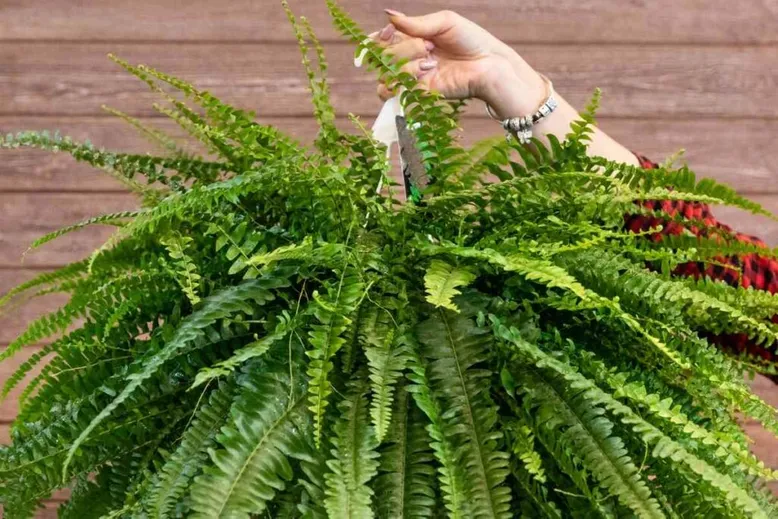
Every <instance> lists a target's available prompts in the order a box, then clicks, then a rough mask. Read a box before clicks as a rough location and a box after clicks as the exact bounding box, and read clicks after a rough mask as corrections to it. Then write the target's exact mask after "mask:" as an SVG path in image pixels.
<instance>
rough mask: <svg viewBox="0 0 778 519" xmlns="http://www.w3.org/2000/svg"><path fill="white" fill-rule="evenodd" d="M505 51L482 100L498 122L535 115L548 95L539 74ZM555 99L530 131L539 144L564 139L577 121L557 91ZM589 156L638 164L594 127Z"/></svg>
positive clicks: (516, 55)
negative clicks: (550, 110)
mask: <svg viewBox="0 0 778 519" xmlns="http://www.w3.org/2000/svg"><path fill="white" fill-rule="evenodd" d="M506 49H507V50H506V51H505V52H506V66H505V67H503V68H502V69H501V70H500V71H499V72H498V73H497V74H495V75H494V79H493V80H491V81H490V86H489V87H488V88H487V89H486V91H485V92H484V98H485V99H484V100H488V102H489V104H490V105H491V106H492V108H493V109H494V111H495V113H496V114H497V116H498V117H500V118H501V119H507V118H509V117H518V116H523V115H529V114H532V113H534V112H535V111H536V110H537V108H538V106H540V104H541V103H543V101H544V100H545V98H546V95H547V90H546V89H547V87H546V84H545V82H544V81H543V79H542V78H541V76H540V74H538V73H537V72H536V71H535V70H534V69H532V67H530V66H529V64H527V62H525V61H524V60H523V59H522V58H521V57H520V56H519V55H518V54H516V53H515V52H514V51H513V50H511V49H510V48H508V47H507V46H506ZM554 96H555V97H556V99H557V101H558V102H559V106H558V107H557V109H556V110H555V111H554V112H553V113H552V114H550V115H548V116H547V117H545V118H543V119H542V120H541V121H539V122H538V123H537V124H536V125H535V126H534V128H533V133H534V135H535V136H536V137H537V138H538V139H540V140H541V142H543V141H546V142H547V138H546V135H549V134H551V135H554V136H556V137H557V138H558V139H559V140H564V137H565V135H567V134H568V133H569V132H570V124H571V123H572V122H573V121H575V120H576V119H578V118H579V114H578V111H577V110H576V109H575V108H573V106H572V105H571V104H570V103H568V102H567V100H566V99H564V97H563V96H562V95H561V94H560V93H559V92H555V94H554ZM589 154H590V155H593V156H600V157H605V158H607V159H610V160H615V161H618V162H625V163H628V164H633V165H639V162H638V159H637V157H635V155H634V154H633V153H632V152H631V151H630V150H628V149H627V148H625V147H624V146H622V145H621V144H619V143H618V142H617V141H616V140H614V139H613V138H611V137H610V136H609V135H608V134H606V133H605V132H604V131H602V130H601V129H600V128H597V127H595V129H594V133H593V135H592V140H591V143H590V145H589Z"/></svg>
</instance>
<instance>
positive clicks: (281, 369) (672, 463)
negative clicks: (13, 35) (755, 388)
mask: <svg viewBox="0 0 778 519" xmlns="http://www.w3.org/2000/svg"><path fill="white" fill-rule="evenodd" d="M328 6H329V10H330V12H331V14H332V17H333V20H334V23H335V25H336V26H337V28H338V29H339V30H340V31H341V32H343V33H344V34H345V35H346V37H348V38H349V39H350V40H351V41H352V42H354V43H356V44H357V45H358V46H359V50H360V51H362V50H364V52H365V53H366V59H367V62H369V64H370V65H371V66H372V68H373V69H375V70H377V71H378V73H379V74H380V75H381V77H382V79H383V80H385V81H388V82H390V83H393V84H395V85H397V86H398V87H402V88H403V89H404V90H403V92H404V93H403V94H402V96H403V104H404V106H405V113H406V116H407V118H408V120H409V123H411V125H410V128H412V129H413V133H414V134H415V138H416V141H417V143H418V151H419V154H420V156H421V158H422V160H421V163H422V166H423V168H424V174H425V175H427V176H428V177H429V179H430V183H429V185H428V186H426V187H423V188H418V189H419V194H420V196H419V197H413V198H416V200H415V201H409V202H407V203H405V202H404V201H403V200H401V198H403V197H401V196H397V191H398V189H397V186H396V185H392V183H391V181H390V178H389V175H388V172H389V165H388V161H387V159H386V149H385V148H384V147H383V145H381V144H379V143H377V142H376V141H374V140H373V139H372V137H371V135H370V134H369V132H366V131H364V127H363V126H362V125H361V123H360V122H359V120H358V119H357V118H355V117H352V120H353V121H354V123H355V126H356V130H357V131H355V132H353V133H345V132H342V131H340V130H339V129H337V128H336V126H335V124H334V121H335V117H334V113H333V109H332V107H331V105H330V103H329V100H328V99H329V91H328V85H327V82H326V78H325V73H326V65H325V61H324V58H323V56H322V53H321V46H320V45H319V44H318V42H317V40H316V38H315V36H314V34H313V32H312V31H311V29H310V26H309V25H308V23H307V22H306V21H305V20H304V19H300V20H296V19H295V17H294V15H292V14H291V13H289V17H290V20H291V21H292V25H293V27H294V30H295V33H296V35H297V38H298V40H299V42H300V45H301V47H302V49H303V55H304V56H305V57H304V60H303V63H304V65H305V67H306V70H307V72H308V76H309V78H310V87H311V90H312V93H313V100H314V107H315V114H316V118H317V121H318V124H319V133H318V136H317V138H316V141H315V147H314V148H311V149H309V148H306V147H303V146H302V145H300V144H299V143H297V142H295V141H294V140H293V139H291V138H289V137H287V136H285V135H283V134H281V133H280V132H278V131H277V130H275V129H274V128H271V127H268V126H264V125H261V124H258V123H256V122H255V121H254V117H253V114H250V113H247V112H244V111H241V110H238V109H236V108H233V107H231V106H229V105H227V104H225V103H223V102H221V101H220V100H218V99H216V98H215V97H213V96H212V95H211V94H209V93H208V92H204V91H201V90H197V89H196V88H194V87H193V86H191V85H189V84H187V83H185V82H183V81H180V80H178V79H175V78H173V77H170V76H168V75H165V74H164V73H162V72H159V71H156V70H153V69H151V68H149V67H145V66H132V65H130V64H128V63H126V62H124V61H121V60H119V59H118V58H114V60H115V61H116V62H117V63H119V64H120V65H121V66H122V67H124V68H125V69H127V70H128V71H129V72H130V73H132V74H134V75H135V76H137V77H138V78H140V79H141V80H143V81H144V82H146V83H147V84H148V85H149V87H151V88H152V89H153V90H154V91H157V92H158V93H159V94H160V95H161V96H162V98H163V99H164V100H165V101H166V104H165V105H164V106H163V105H160V106H158V107H157V109H158V110H159V111H160V112H162V113H164V114H166V115H168V116H170V117H171V118H172V119H174V120H175V121H176V122H177V123H178V124H179V125H180V126H182V127H183V128H184V129H185V130H186V131H187V132H189V133H190V134H191V135H192V136H194V137H195V138H196V139H197V140H198V141H199V142H200V143H201V145H200V147H201V148H204V149H199V148H198V150H199V151H198V152H195V151H192V150H191V147H190V148H182V147H180V146H179V143H178V142H177V141H176V140H174V139H173V138H171V137H168V136H166V135H165V134H163V133H161V132H159V131H158V130H155V129H152V128H146V127H143V126H142V125H141V124H140V122H138V121H136V120H134V119H131V118H130V117H129V116H126V115H124V114H121V113H118V112H117V114H118V115H120V116H121V117H123V118H124V119H126V120H127V121H129V122H130V123H131V124H133V125H134V126H136V127H138V128H139V129H141V131H143V132H144V134H145V135H147V136H148V137H150V138H151V139H153V140H154V141H155V142H157V143H158V144H160V145H161V148H162V150H164V153H163V154H160V155H159V156H152V155H130V154H123V153H114V152H109V151H105V150H102V149H97V148H95V147H93V146H91V145H90V144H88V143H86V144H82V143H77V142H74V141H73V140H71V139H68V138H65V137H60V136H57V135H54V136H51V135H49V134H46V133H20V134H17V135H13V136H8V137H6V138H4V139H3V140H2V141H0V142H2V147H4V148H17V147H33V148H43V149H49V150H54V151H64V152H67V153H70V154H71V155H73V156H74V157H75V158H76V159H77V160H80V161H84V162H87V163H89V164H91V165H93V166H95V167H97V168H100V169H102V170H105V171H106V172H108V173H110V174H112V175H114V176H116V177H117V178H121V179H123V180H124V181H125V182H126V184H127V185H128V186H129V187H130V188H132V189H133V190H135V191H136V192H137V193H138V194H139V199H140V203H139V206H140V208H139V209H138V210H136V211H130V212H122V213H115V214H106V215H102V216H97V217H95V218H92V219H90V220H88V221H85V222H82V223H78V224H76V225H72V226H70V227H67V228H65V229H62V230H59V231H57V232H54V233H52V234H49V235H47V236H44V237H42V238H40V239H39V240H37V241H36V242H35V243H34V244H33V246H34V247H38V246H41V245H43V244H45V243H47V242H49V241H51V240H54V239H57V238H61V237H62V236H64V235H66V234H67V233H69V232H70V231H74V230H77V229H80V228H83V227H85V226H87V225H93V224H101V225H112V226H115V227H116V232H115V233H114V234H113V235H112V236H111V238H110V239H109V240H108V241H107V242H106V243H105V244H104V245H103V246H102V247H100V248H99V249H98V250H97V251H95V252H94V253H93V254H92V255H91V256H90V257H89V258H87V259H85V260H83V261H79V262H76V263H72V264H70V265H68V266H66V267H63V268H61V269H59V270H56V271H54V272H47V273H45V274H42V275H40V276H38V277H37V278H34V279H33V280H31V281H28V282H26V283H24V284H22V285H21V286H19V287H17V288H15V289H13V290H12V291H11V292H9V293H8V294H6V295H5V296H4V298H3V299H2V301H1V302H2V303H8V302H11V301H21V300H24V299H25V298H28V297H32V296H37V295H42V294H49V293H54V292H64V293H67V294H69V295H70V298H69V300H68V302H67V303H66V304H65V305H64V306H63V307H62V308H60V309H59V310H57V311H55V312H53V313H51V314H49V315H46V316H44V317H42V318H40V319H38V320H36V321H34V322H33V323H31V324H30V325H29V328H28V329H27V330H26V331H25V332H24V333H23V334H22V335H21V336H20V337H19V338H18V339H16V340H15V341H14V342H13V343H12V344H10V345H9V346H8V347H7V348H6V349H5V351H4V352H3V353H2V354H0V359H7V358H9V357H11V356H12V355H15V354H17V353H18V352H19V351H20V350H22V348H23V347H24V346H25V345H28V344H32V343H39V342H41V341H44V340H45V339H47V338H49V337H52V339H50V340H49V342H47V343H46V345H45V346H43V347H42V349H41V350H39V351H38V352H37V353H35V354H34V355H33V356H32V358H31V359H30V360H29V361H27V362H25V363H23V364H22V365H21V367H20V368H19V369H18V371H17V372H16V373H15V374H13V376H11V377H10V378H9V379H8V380H6V381H5V385H4V387H3V393H4V394H5V395H7V394H8V393H9V391H10V390H11V389H12V388H14V387H15V386H16V385H18V384H19V383H20V382H21V381H22V380H23V379H24V378H25V375H26V374H27V373H29V372H30V371H31V370H32V369H33V368H34V366H35V365H36V364H38V363H39V362H41V361H42V360H43V359H48V358H50V357H51V356H52V355H53V359H52V360H51V361H50V362H48V363H45V365H44V366H43V367H42V371H41V372H40V374H39V375H37V376H35V377H34V378H33V379H32V381H31V382H30V383H29V384H28V385H27V386H26V388H25V389H24V391H23V393H22V395H21V410H20V413H19V415H18V417H17V419H16V421H15V422H14V424H13V428H12V433H11V434H12V439H13V443H12V445H10V446H7V447H3V448H2V449H0V502H2V504H3V506H4V508H5V514H6V517H9V518H13V517H30V516H31V515H33V514H34V513H35V510H36V507H37V506H39V503H40V502H41V501H42V500H45V499H46V498H48V497H49V496H50V495H51V494H52V492H54V491H55V490H56V489H59V488H69V489H70V492H71V493H70V499H69V501H68V502H66V503H64V504H63V505H62V506H61V507H60V510H59V513H60V516H61V517H64V518H67V517H72V518H77V519H83V518H90V517H106V518H108V517H111V518H113V517H155V518H156V517H208V518H211V517H213V518H215V517H231V518H238V517H271V518H283V517H332V518H341V517H343V518H358V519H362V518H369V517H403V518H406V517H407V518H410V517H456V518H471V517H475V518H491V517H504V518H512V517H530V518H534V517H552V518H561V517H584V518H590V517H632V516H636V517H650V518H659V517H695V518H696V517H706V518H707V517H723V516H726V517H744V518H765V517H775V516H776V515H778V507H777V506H776V504H775V501H774V500H773V498H772V497H771V495H770V493H769V492H768V491H766V490H765V488H764V485H763V482H764V481H766V480H770V479H775V478H776V476H778V474H776V472H775V471H773V470H771V469H769V468H767V467H766V466H765V464H764V463H763V462H761V461H759V460H758V459H756V458H755V457H754V456H753V455H751V454H750V453H749V449H748V446H749V442H750V440H749V439H748V438H747V437H746V435H745V434H744V433H743V431H742V430H741V429H740V427H739V426H738V422H737V419H738V418H739V417H741V416H746V417H751V418H753V419H756V420H758V421H759V422H761V423H762V424H763V425H764V427H765V428H767V429H768V430H770V431H772V432H773V433H776V434H778V417H776V411H775V409H773V408H771V407H770V406H769V405H767V404H766V403H764V402H763V401H762V400H760V399H759V398H758V397H757V396H755V395H754V394H752V393H751V391H750V390H749V387H748V385H747V384H746V382H744V377H743V375H744V372H748V371H751V370H752V369H754V366H755V363H754V362H753V361H747V360H744V359H743V358H736V357H729V356H727V355H725V354H724V353H722V352H721V351H720V350H719V349H717V348H716V347H715V346H714V345H713V343H712V342H711V341H709V339H708V338H710V337H713V336H715V335H716V334H722V333H743V334H747V335H748V336H749V337H750V338H751V339H752V340H753V341H755V342H756V343H759V344H772V343H773V342H774V341H775V340H776V339H777V338H778V328H777V327H776V325H774V324H773V323H772V322H771V321H770V317H771V316H772V315H774V314H776V313H778V298H776V297H773V296H771V295H769V294H766V293H763V292H757V291H753V290H746V289H742V288H736V287H731V286H728V285H725V284H722V283H719V282H714V281H711V280H704V279H699V280H693V279H683V278H676V277H674V276H673V275H672V273H673V271H674V270H675V268H676V267H677V266H678V265H681V264H684V263H687V262H714V263H715V262H716V261H717V258H719V260H718V261H720V258H721V257H722V256H734V255H742V254H747V253H753V252H758V253H759V254H763V255H774V253H773V252H771V251H769V250H766V249H756V248H754V247H753V246H751V245H744V244H741V243H737V242H735V241H734V240H729V239H727V238H728V237H727V236H726V235H722V231H720V230H719V231H718V232H717V234H716V237H715V238H714V237H708V238H706V237H702V238H698V237H694V236H691V234H689V236H686V235H681V236H675V237H666V238H664V239H661V240H656V239H650V238H651V237H652V236H650V235H656V234H657V233H659V232H660V229H659V228H654V229H650V230H648V231H645V232H644V233H642V234H635V233H631V232H629V231H626V230H624V217H625V215H630V214H647V213H650V214H652V215H654V216H657V217H659V218H661V219H663V220H664V221H666V222H670V221H678V223H680V224H681V225H684V226H691V225H695V226H704V225H705V223H704V222H691V221H688V220H679V219H678V218H677V217H674V216H671V215H669V214H666V213H661V212H652V211H650V210H649V209H647V208H646V207H645V206H644V205H642V204H640V203H636V202H639V201H642V200H685V201H694V202H700V203H710V204H729V205H732V206H737V207H740V208H743V209H746V210H749V211H752V212H754V213H765V211H764V210H763V209H762V208H761V207H759V206H758V205H757V204H755V203H753V202H750V201H748V200H746V199H744V198H741V197H740V196H738V195H737V194H736V193H735V192H734V191H733V190H731V189H730V188H728V187H725V186H722V185H720V184H717V183H715V182H713V181H710V180H701V181H699V182H698V181H696V180H695V177H694V175H693V173H692V172H690V171H689V170H688V169H687V168H686V167H681V168H674V167H671V166H670V165H666V166H663V167H660V168H659V169H657V170H653V171H646V170H643V169H640V168H636V167H632V166H628V165H625V164H618V163H613V162H609V161H606V160H604V159H602V158H597V157H590V156H588V155H587V153H586V151H587V141H588V139H589V137H590V134H591V131H592V124H593V119H592V113H593V111H594V108H595V107H596V104H597V99H596V98H595V102H593V103H592V105H591V106H590V107H589V109H588V110H587V112H585V114H584V115H583V116H582V119H581V120H580V121H579V122H577V123H575V124H574V125H573V127H572V129H571V133H570V134H569V135H568V137H567V139H565V140H564V141H563V142H560V141H559V140H556V139H554V138H553V136H550V137H549V139H550V144H549V146H548V147H546V146H544V145H542V144H541V143H540V142H535V143H534V144H535V146H534V149H533V150H532V151H529V150H528V149H525V148H524V147H522V146H518V145H516V144H512V143H508V142H505V141H501V142H500V141H495V140H491V141H487V142H485V143H482V144H479V145H477V146H475V147H473V148H471V149H464V148H463V147H462V146H460V144H459V142H458V140H457V138H456V134H455V132H456V130H457V128H458V123H457V116H458V114H459V113H460V111H461V105H458V104H453V103H449V102H447V101H445V100H444V99H441V98H440V97H439V96H437V95H436V94H434V93H428V92H424V91H421V90H419V89H417V88H416V85H415V83H414V80H413V78H412V77H411V76H409V75H407V74H403V73H400V71H399V70H400V69H399V64H398V63H395V62H393V61H392V59H391V58H390V57H389V56H387V55H385V54H383V53H382V50H381V49H380V48H379V47H377V46H376V45H375V44H374V43H372V42H370V41H366V36H365V34H364V33H363V32H362V31H360V29H359V28H358V27H357V26H356V25H355V23H354V22H353V21H352V20H351V19H350V18H349V17H348V16H347V15H346V14H345V13H344V12H343V11H342V10H341V9H340V8H339V7H338V6H337V5H336V4H335V3H334V1H329V2H328ZM287 11H288V8H287ZM309 45H310V48H309ZM309 51H310V52H311V53H313V57H312V59H311V60H309V59H308V55H309ZM381 185H383V188H380V187H379V186H381ZM417 187H418V186H417ZM654 237H656V236H654ZM757 367H758V366H757Z"/></svg>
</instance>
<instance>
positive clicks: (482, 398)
mask: <svg viewBox="0 0 778 519" xmlns="http://www.w3.org/2000/svg"><path fill="white" fill-rule="evenodd" d="M418 333H419V340H420V342H421V344H422V345H423V353H424V356H425V357H427V359H429V361H430V380H431V381H432V383H433V384H434V387H435V388H436V392H437V393H438V394H440V395H441V397H442V399H443V401H444V402H445V404H444V405H445V407H444V416H446V417H447V429H448V430H449V431H450V434H452V442H453V443H454V444H455V445H457V448H458V449H461V451H462V454H461V456H462V459H461V463H463V464H464V466H465V467H467V472H468V474H469V477H468V479H467V480H466V481H465V482H464V483H465V486H466V488H467V492H468V499H469V500H470V502H471V504H472V505H473V509H474V513H475V514H477V515H478V516H483V517H510V500H511V493H510V489H509V488H508V487H507V486H506V485H505V479H506V477H507V475H508V455H507V454H506V453H504V452H501V451H500V450H499V449H498V446H499V442H500V440H501V439H502V433H501V432H499V431H497V430H496V429H495V425H496V423H497V410H496V408H495V406H494V403H493V402H492V400H491V398H490V397H489V395H488V393H487V391H486V388H487V387H488V386H487V377H488V376H489V375H490V373H489V371H487V370H486V369H484V367H483V364H484V363H485V362H486V360H487V353H486V352H487V350H488V348H489V344H490V338H489V335H488V334H486V333H484V331H483V330H480V329H478V328H477V327H476V326H475V323H473V322H472V321H471V320H470V319H468V318H466V317H463V316H457V315H456V314H453V313H448V312H447V311H444V310H438V311H437V312H436V313H434V314H433V315H432V316H431V317H430V319H428V320H427V321H425V322H423V323H420V324H419V331H418Z"/></svg>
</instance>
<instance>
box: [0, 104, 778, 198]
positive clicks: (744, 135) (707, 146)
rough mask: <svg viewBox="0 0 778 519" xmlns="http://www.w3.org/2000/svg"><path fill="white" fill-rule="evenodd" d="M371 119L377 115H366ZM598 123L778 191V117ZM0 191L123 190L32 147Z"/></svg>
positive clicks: (474, 134) (166, 124) (103, 141)
mask: <svg viewBox="0 0 778 519" xmlns="http://www.w3.org/2000/svg"><path fill="white" fill-rule="evenodd" d="M259 120H260V121H261V122H262V123H265V124H271V125H273V126H276V127H278V128H280V129H282V130H284V131H285V132H288V133H289V134H291V135H293V136H295V137H296V138H297V139H299V140H301V141H302V142H304V143H310V142H311V141H312V140H313V138H314V137H315V135H316V132H317V128H316V124H315V122H314V121H313V120H312V119H311V118H308V117H301V118H294V117H287V118H278V117H275V118H272V117H271V118H268V117H263V118H260V119H259ZM364 120H365V122H366V123H368V124H370V123H371V121H372V117H367V116H366V117H364ZM144 122H145V123H146V124H149V125H153V126H155V127H158V128H160V129H163V130H165V131H168V132H170V133H171V134H173V135H176V136H179V135H181V133H182V132H181V131H180V130H179V129H178V127H177V126H176V125H175V123H173V122H172V121H169V120H167V119H161V118H153V119H145V120H144ZM599 124H600V126H601V127H602V128H603V129H604V130H605V131H606V132H608V133H609V134H611V135H612V136H613V137H614V138H615V139H616V140H618V141H620V142H622V143H623V144H624V145H625V146H628V147H629V148H631V149H633V150H635V151H639V152H641V153H643V154H646V155H648V156H650V157H652V158H654V159H655V160H657V161H662V160H664V158H665V157H667V156H669V155H671V154H673V153H675V152H676V151H678V150H679V149H680V148H685V149H686V150H688V151H687V153H686V155H685V160H686V161H687V162H688V163H689V165H690V166H691V167H692V169H694V170H695V171H696V172H697V173H698V175H699V176H705V177H711V178H715V179H716V180H719V181H721V182H725V183H727V184H730V185H732V186H733V187H735V188H736V189H738V190H739V191H740V192H742V193H757V194H767V193H778V161H775V160H774V159H773V157H772V156H771V155H770V154H769V153H765V152H764V150H766V149H770V147H771V146H772V145H773V143H774V141H775V140H776V139H778V120H751V119H743V120H738V121H723V120H717V119H696V120H676V119H666V120H653V119H649V120H640V119H614V118H608V117H604V118H601V119H600V121H599ZM338 126H339V127H340V128H342V129H343V130H344V131H350V132H353V131H354V130H353V127H352V125H351V123H350V122H349V121H348V120H345V119H342V118H341V119H339V120H338ZM19 130H59V131H60V132H61V133H62V134H63V135H70V136H72V137H73V138H75V139H78V140H85V139H89V140H91V141H92V142H93V143H94V144H95V145H97V146H101V147H106V148H108V149H112V150H119V151H128V152H133V153H146V152H149V151H150V150H153V149H154V148H153V145H151V144H149V143H148V142H147V141H146V139H145V138H143V137H141V136H140V135H139V134H138V133H137V132H136V131H135V130H134V129H133V128H131V127H130V126H129V125H127V124H126V123H125V122H123V121H121V120H119V119H116V118H113V117H2V118H0V133H2V132H9V131H19ZM500 132H501V129H500V128H499V125H497V124H495V123H494V122H493V121H491V120H488V119H486V118H484V117H478V118H468V119H466V120H465V121H464V132H463V133H462V140H463V143H464V144H466V145H467V144H471V143H473V142H475V141H477V140H479V139H482V138H485V137H489V136H493V135H498V134H500ZM721 135H727V145H726V146H722V145H721ZM0 157H2V162H0V192H19V191H41V190H43V191H55V192H71V191H74V192H85V191H123V190H124V187H123V186H122V185H121V183H119V182H117V181H116V180H114V179H113V178H111V177H109V176H108V175H106V174H104V173H102V172H99V171H95V170H94V169H92V168H90V167H89V166H87V165H84V164H78V163H76V162H75V161H74V160H72V159H71V158H70V157H69V156H68V155H66V154H63V153H50V152H42V151H35V150H32V151H31V150H7V151H2V152H0Z"/></svg>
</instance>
